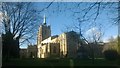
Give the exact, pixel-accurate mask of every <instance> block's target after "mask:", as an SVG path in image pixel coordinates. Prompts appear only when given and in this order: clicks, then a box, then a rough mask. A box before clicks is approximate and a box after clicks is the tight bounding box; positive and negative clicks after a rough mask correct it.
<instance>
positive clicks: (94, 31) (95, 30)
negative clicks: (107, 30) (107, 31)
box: [85, 27, 101, 36]
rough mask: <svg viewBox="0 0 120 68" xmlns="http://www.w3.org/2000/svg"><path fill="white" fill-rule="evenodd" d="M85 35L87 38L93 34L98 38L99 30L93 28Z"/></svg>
mask: <svg viewBox="0 0 120 68" xmlns="http://www.w3.org/2000/svg"><path fill="white" fill-rule="evenodd" d="M85 34H86V35H87V36H91V35H93V34H95V35H97V36H99V35H100V34H101V32H100V31H99V29H98V28H97V27H93V28H91V29H89V30H87V31H86V33H85Z"/></svg>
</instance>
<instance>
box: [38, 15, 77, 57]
mask: <svg viewBox="0 0 120 68" xmlns="http://www.w3.org/2000/svg"><path fill="white" fill-rule="evenodd" d="M78 40H79V35H78V34H77V33H76V32H74V31H70V32H65V33H62V34H60V35H55V36H51V27H50V25H47V23H46V17H44V21H43V24H42V25H40V27H39V30H38V37H37V57H38V58H64V57H68V58H75V57H77V48H78V45H79V41H78Z"/></svg>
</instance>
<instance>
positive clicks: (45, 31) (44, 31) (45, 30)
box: [37, 15, 51, 44]
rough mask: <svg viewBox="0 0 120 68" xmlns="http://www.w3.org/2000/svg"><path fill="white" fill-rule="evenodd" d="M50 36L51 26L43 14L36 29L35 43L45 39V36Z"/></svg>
mask: <svg viewBox="0 0 120 68" xmlns="http://www.w3.org/2000/svg"><path fill="white" fill-rule="evenodd" d="M50 36H51V28H50V25H47V23H46V16H45V15H44V20H43V23H42V25H40V27H39V30H38V39H37V44H40V43H41V41H43V40H45V39H46V38H48V37H50Z"/></svg>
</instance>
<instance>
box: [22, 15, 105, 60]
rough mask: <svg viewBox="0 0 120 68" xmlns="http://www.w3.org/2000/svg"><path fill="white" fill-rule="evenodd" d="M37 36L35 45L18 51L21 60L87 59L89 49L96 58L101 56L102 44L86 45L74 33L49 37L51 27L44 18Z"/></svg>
mask: <svg viewBox="0 0 120 68" xmlns="http://www.w3.org/2000/svg"><path fill="white" fill-rule="evenodd" d="M37 35H38V36H37V44H36V45H28V47H27V49H21V50H20V57H21V58H85V57H86V58H87V57H90V56H91V50H93V49H91V47H94V51H95V52H94V53H95V55H96V56H98V57H100V56H102V50H103V47H104V46H103V45H104V44H102V45H101V44H99V45H94V46H93V44H90V43H89V44H86V43H85V41H84V40H81V39H80V36H79V35H78V34H77V33H76V32H74V31H69V32H64V33H62V34H60V35H54V36H51V26H50V25H47V23H46V17H45V16H44V20H43V23H42V24H41V25H40V27H39V30H38V34H37ZM80 42H82V44H81V45H80Z"/></svg>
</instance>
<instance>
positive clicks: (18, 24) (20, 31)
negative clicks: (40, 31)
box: [0, 2, 52, 55]
mask: <svg viewBox="0 0 120 68" xmlns="http://www.w3.org/2000/svg"><path fill="white" fill-rule="evenodd" d="M51 4H52V2H51V3H49V4H48V6H47V7H45V8H42V9H41V10H39V11H38V10H37V9H36V8H35V7H34V3H30V2H3V3H2V4H1V5H0V6H1V13H2V20H1V22H2V24H3V27H2V29H3V32H2V37H3V43H4V44H3V52H6V55H8V54H10V53H9V52H10V51H12V50H15V49H12V48H15V47H16V46H17V47H16V48H17V49H16V50H18V51H13V52H19V43H20V42H25V41H28V42H30V39H35V38H36V37H35V36H36V33H37V28H38V27H39V25H40V22H41V19H42V17H41V16H40V12H42V11H44V10H45V9H47V8H48V7H50V5H51ZM7 45H8V48H7V49H6V48H5V47H7ZM12 45H15V46H12ZM11 47H12V48H11ZM6 50H7V51H6ZM3 54H5V53H3ZM18 54H19V53H18ZM14 55H15V54H14Z"/></svg>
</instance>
